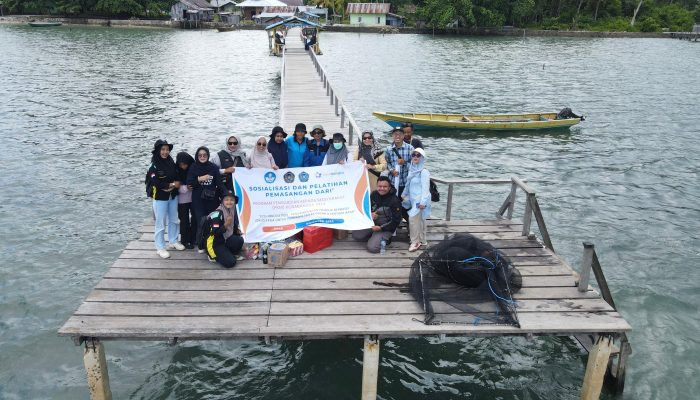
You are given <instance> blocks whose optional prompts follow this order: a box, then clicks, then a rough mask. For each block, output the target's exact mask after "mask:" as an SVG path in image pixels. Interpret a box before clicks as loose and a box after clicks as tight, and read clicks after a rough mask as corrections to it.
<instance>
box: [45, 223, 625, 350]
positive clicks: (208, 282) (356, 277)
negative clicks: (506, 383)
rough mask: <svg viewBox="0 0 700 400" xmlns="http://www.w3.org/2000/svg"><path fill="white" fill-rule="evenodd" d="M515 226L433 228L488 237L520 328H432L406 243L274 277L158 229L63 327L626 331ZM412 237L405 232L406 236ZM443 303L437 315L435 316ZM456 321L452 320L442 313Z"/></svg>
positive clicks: (339, 252) (130, 333)
mask: <svg viewBox="0 0 700 400" xmlns="http://www.w3.org/2000/svg"><path fill="white" fill-rule="evenodd" d="M521 230H522V224H521V223H520V222H519V221H508V220H501V221H499V220H491V221H450V222H445V221H430V224H429V237H431V238H433V239H432V240H434V241H435V240H441V239H442V238H444V236H445V235H446V234H449V233H452V232H470V233H474V234H475V235H477V236H480V237H482V238H484V239H486V240H488V241H489V242H490V243H492V244H493V245H494V246H496V247H497V248H499V249H502V250H503V252H504V253H505V254H507V255H508V256H509V257H510V258H511V260H512V261H513V263H514V264H515V265H516V266H517V267H518V269H519V270H520V271H521V273H522V275H523V289H522V290H521V291H520V292H519V293H517V295H516V296H515V298H516V300H517V301H518V303H519V308H518V317H519V319H520V322H521V328H516V327H512V326H498V325H477V326H473V325H431V326H428V325H424V324H423V323H422V322H418V321H416V320H414V319H422V317H423V315H422V310H421V309H420V307H419V305H418V304H417V303H416V302H415V301H414V300H413V298H412V297H411V295H410V294H409V293H406V292H404V291H402V290H401V287H387V286H386V285H385V284H394V285H405V284H406V283H407V282H408V276H409V273H410V266H411V263H412V261H413V258H414V257H415V256H416V255H417V253H408V251H407V250H406V249H407V247H408V243H407V242H404V241H400V240H402V237H401V235H399V237H398V238H397V240H395V241H394V242H393V243H391V244H390V245H389V247H388V249H387V253H386V255H384V256H381V255H376V254H370V253H368V252H367V251H365V250H364V247H363V246H364V243H359V242H355V241H353V240H352V239H347V240H341V241H335V243H334V245H333V246H332V247H330V248H328V249H325V250H322V251H320V252H317V253H314V254H308V253H304V254H303V255H301V256H299V257H296V258H291V259H290V260H289V261H288V262H287V264H286V265H285V266H283V267H278V268H275V267H273V266H270V265H265V264H263V263H262V261H259V260H244V261H240V262H239V263H238V265H237V266H236V267H235V268H233V269H230V270H227V269H223V268H221V267H220V266H219V265H218V264H213V263H210V262H209V261H207V260H206V256H205V255H203V254H198V253H197V252H195V251H191V250H190V251H183V252H176V251H174V252H171V254H172V258H171V259H169V260H163V259H160V258H159V257H158V256H157V255H156V253H155V250H154V245H153V233H152V232H153V225H152V224H149V223H147V224H145V225H144V226H143V227H142V228H141V229H140V231H141V237H140V238H139V239H138V240H136V241H133V242H131V243H129V244H128V245H127V247H126V249H125V250H124V251H123V252H122V254H121V255H120V256H119V258H118V259H117V260H116V261H115V262H114V264H113V265H112V267H111V268H110V269H109V270H108V271H107V273H106V274H105V276H104V278H103V279H102V280H101V281H100V282H99V283H98V284H97V285H96V286H95V288H94V289H93V290H92V292H90V293H89V294H88V296H87V298H86V299H85V301H84V302H83V304H81V305H80V307H79V308H78V309H77V310H76V312H75V313H74V315H73V316H72V317H71V318H70V319H69V320H68V321H67V322H66V323H65V325H64V326H63V327H62V328H61V329H60V331H59V333H60V334H61V335H64V336H74V337H95V338H100V339H108V338H112V339H115V338H121V339H143V340H158V339H171V338H178V339H207V338H212V339H214V338H216V339H222V338H230V339H232V338H244V337H245V338H258V337H280V338H338V337H357V336H363V335H380V336H383V337H406V336H417V335H436V334H446V335H460V336H490V335H524V334H533V335H573V334H581V333H599V332H625V331H628V330H630V326H629V325H628V324H627V322H625V321H624V319H622V317H621V316H620V315H619V314H618V313H617V312H615V311H614V310H613V309H612V308H611V307H610V306H609V305H608V304H607V303H606V302H605V301H604V300H603V299H602V298H601V297H600V296H599V295H598V293H597V292H595V291H594V290H592V289H591V290H588V291H587V292H579V291H578V289H577V288H576V279H577V278H576V275H575V273H574V272H573V270H572V269H571V268H570V267H569V266H568V265H567V264H566V263H565V262H564V261H563V260H562V259H561V258H559V257H558V256H557V255H555V254H554V253H552V252H551V251H549V250H548V249H546V248H544V247H543V246H542V245H541V244H540V243H539V241H537V240H534V239H533V240H529V239H527V238H525V237H523V236H520V232H521ZM403 235H405V233H403ZM439 308H440V307H439V305H438V309H439ZM445 312H448V313H454V312H455V311H454V310H448V311H445Z"/></svg>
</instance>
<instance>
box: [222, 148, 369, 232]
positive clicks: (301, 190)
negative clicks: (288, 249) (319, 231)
mask: <svg viewBox="0 0 700 400" xmlns="http://www.w3.org/2000/svg"><path fill="white" fill-rule="evenodd" d="M233 177H234V189H235V191H236V196H238V204H237V205H236V208H237V210H238V220H239V221H240V224H241V230H242V231H243V232H244V237H245V241H246V242H269V241H272V240H281V239H285V238H288V237H290V236H292V235H293V234H295V233H297V232H299V231H300V230H302V229H304V227H305V226H309V225H317V226H324V227H327V228H335V229H347V230H357V229H367V228H371V227H372V226H373V225H374V222H373V221H372V214H371V210H370V202H369V179H368V177H367V169H366V168H365V166H364V164H363V163H362V162H359V161H356V162H350V163H346V164H342V165H341V164H333V165H324V166H320V167H308V168H304V167H302V168H287V169H279V170H277V171H273V170H270V169H265V168H253V169H246V168H236V172H235V173H234V174H233Z"/></svg>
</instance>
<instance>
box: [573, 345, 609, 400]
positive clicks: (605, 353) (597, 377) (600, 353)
mask: <svg viewBox="0 0 700 400" xmlns="http://www.w3.org/2000/svg"><path fill="white" fill-rule="evenodd" d="M612 346H613V341H612V337H610V336H609V335H600V336H599V337H598V340H597V341H596V343H595V345H594V346H593V349H592V350H591V352H590V353H589V354H588V364H587V365H586V375H584V377H583V386H582V387H581V400H597V399H599V398H600V391H601V389H602V388H603V379H604V378H605V371H606V370H607V369H608V361H609V360H610V353H611V351H612Z"/></svg>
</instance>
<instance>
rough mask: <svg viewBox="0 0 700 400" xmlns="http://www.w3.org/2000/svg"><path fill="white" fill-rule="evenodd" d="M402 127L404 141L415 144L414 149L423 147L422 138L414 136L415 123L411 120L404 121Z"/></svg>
mask: <svg viewBox="0 0 700 400" xmlns="http://www.w3.org/2000/svg"><path fill="white" fill-rule="evenodd" d="M401 129H403V141H404V142H406V143H408V144H410V145H411V146H413V148H414V149H417V148H421V149H422V148H423V143H422V142H421V141H420V139H418V138H415V137H413V124H412V123H410V122H404V123H403V124H401Z"/></svg>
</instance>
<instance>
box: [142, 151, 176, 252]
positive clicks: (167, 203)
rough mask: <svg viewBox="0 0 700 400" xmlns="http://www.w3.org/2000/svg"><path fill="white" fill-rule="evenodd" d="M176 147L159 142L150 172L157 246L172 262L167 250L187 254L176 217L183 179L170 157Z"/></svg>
mask: <svg viewBox="0 0 700 400" xmlns="http://www.w3.org/2000/svg"><path fill="white" fill-rule="evenodd" d="M172 149H173V145H172V144H169V143H168V142H167V141H165V140H160V139H158V140H157V141H156V143H155V144H154V145H153V151H151V154H152V157H151V167H150V168H149V169H148V175H147V176H148V183H149V188H150V197H151V198H152V199H153V215H154V216H155V235H154V236H155V246H156V252H157V253H158V255H159V256H160V257H161V258H170V253H169V252H168V250H185V246H183V245H182V244H181V243H179V242H178V241H177V238H178V235H179V234H180V220H179V218H178V216H177V198H176V197H177V193H178V188H179V187H180V180H179V179H180V178H179V174H178V168H177V166H176V165H175V161H173V158H172V157H170V151H171V150H172ZM166 221H167V223H168V245H167V247H166V245H165V222H166Z"/></svg>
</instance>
